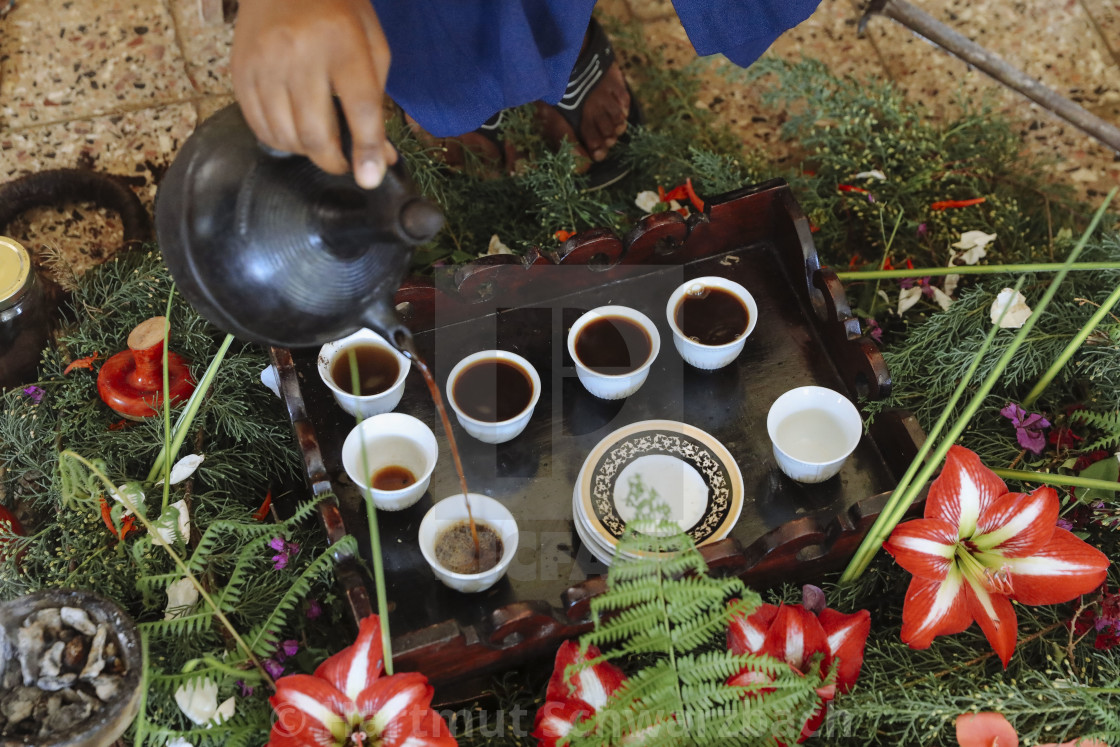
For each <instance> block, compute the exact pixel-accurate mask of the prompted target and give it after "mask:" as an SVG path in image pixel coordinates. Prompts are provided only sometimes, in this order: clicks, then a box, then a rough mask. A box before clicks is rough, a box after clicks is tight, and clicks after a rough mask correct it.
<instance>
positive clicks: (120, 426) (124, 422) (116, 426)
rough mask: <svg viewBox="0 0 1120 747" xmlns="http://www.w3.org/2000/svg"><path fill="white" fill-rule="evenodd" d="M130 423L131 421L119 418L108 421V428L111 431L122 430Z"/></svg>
mask: <svg viewBox="0 0 1120 747" xmlns="http://www.w3.org/2000/svg"><path fill="white" fill-rule="evenodd" d="M131 424H132V421H130V420H125V419H124V418H121V419H120V420H118V421H117V422H115V423H109V430H111V431H123V430H124V429H125V428H127V427H128V426H129V425H131Z"/></svg>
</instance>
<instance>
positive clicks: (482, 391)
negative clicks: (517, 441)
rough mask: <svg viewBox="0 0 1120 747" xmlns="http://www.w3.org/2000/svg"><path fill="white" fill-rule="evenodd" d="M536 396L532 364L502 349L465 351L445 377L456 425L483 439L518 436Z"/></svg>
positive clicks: (536, 376) (538, 390)
mask: <svg viewBox="0 0 1120 747" xmlns="http://www.w3.org/2000/svg"><path fill="white" fill-rule="evenodd" d="M540 398H541V377H540V374H538V373H537V370H536V369H535V368H533V364H531V363H529V361H527V360H525V359H524V358H522V357H521V356H520V355H517V354H516V353H511V352H509V351H506V350H483V351H481V352H478V353H474V354H472V355H468V356H467V357H466V358H463V360H461V361H459V362H458V363H457V364H456V365H455V368H453V369H451V375H449V376H448V377H447V401H448V402H450V403H451V409H452V410H454V411H455V416H456V417H457V418H458V420H459V425H461V426H462V427H463V430H465V431H466V432H467V433H469V434H470V435H472V436H474V437H475V438H477V439H478V440H479V441H482V442H483V443H488V444H500V443H504V442H506V441H510V440H512V439H514V438H516V437H517V436H519V435H520V434H521V432H522V431H524V430H525V426H527V425H528V424H529V420H530V418H532V416H533V410H534V409H535V408H536V406H537V402H538V401H539V400H540Z"/></svg>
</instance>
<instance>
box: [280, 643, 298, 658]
mask: <svg viewBox="0 0 1120 747" xmlns="http://www.w3.org/2000/svg"><path fill="white" fill-rule="evenodd" d="M280 650H281V651H282V652H283V653H284V656H285V657H290V656H295V655H296V652H297V651H299V641H293V640H287V641H284V642H283V643H281V644H280Z"/></svg>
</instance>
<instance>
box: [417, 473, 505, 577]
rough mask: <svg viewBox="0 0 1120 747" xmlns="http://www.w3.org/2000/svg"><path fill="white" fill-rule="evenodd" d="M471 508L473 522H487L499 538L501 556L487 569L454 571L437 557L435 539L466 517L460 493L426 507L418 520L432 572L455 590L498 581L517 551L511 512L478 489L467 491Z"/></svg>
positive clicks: (465, 505) (463, 501)
mask: <svg viewBox="0 0 1120 747" xmlns="http://www.w3.org/2000/svg"><path fill="white" fill-rule="evenodd" d="M468 496H469V497H470V501H471V512H472V513H473V515H474V520H475V522H476V523H482V524H486V525H488V526H489V527H490V528H491V529H493V530H494V531H495V532H497V533H498V535H499V536H500V537H501V538H502V557H501V560H499V561H498V564H497V565H495V566H494V567H493V568H491V569H490V570H488V571H484V572H482V573H454V572H452V571H449V570H447V569H446V568H444V567H443V566H441V565H440V564H439V563H438V562H437V561H436V540H437V539H439V536H440V534H442V533H443V531H444V530H445V529H448V528H449V527H452V526H455V525H456V524H459V523H460V522H463V521H467V503H466V501H465V500H463V494H462V493H459V494H457V495H453V496H451V497H450V498H444V499H443V500H442V501H440V502H439V503H437V504H436V505H434V506H432V507H431V508H430V509H428V513H426V514H424V520H423V521H421V522H420V537H419V539H420V552H421V553H423V555H424V560H426V561H428V565H430V566H431V567H432V572H433V573H434V574H435V576H436V578H438V579H439V580H440V581H441V582H443V584H444V585H445V586H447V587H449V588H452V589H455V590H456V591H463V592H476V591H485V590H486V589H489V588H490V587H491V586H493V585H494V584H495V583H497V582H498V579H500V578H501V577H502V576H504V575H505V573H506V571H507V570H508V569H509V565H510V563H511V562H513V556H514V555H516V554H517V542H518V537H519V534H518V531H517V521H515V520H514V518H513V514H511V513H510V512H509V509H507V508H506V507H505V506H503V505H502V504H501V503H499V502H498V501H496V500H494V499H493V498H490V497H488V496H485V495H481V494H479V493H469V494H468Z"/></svg>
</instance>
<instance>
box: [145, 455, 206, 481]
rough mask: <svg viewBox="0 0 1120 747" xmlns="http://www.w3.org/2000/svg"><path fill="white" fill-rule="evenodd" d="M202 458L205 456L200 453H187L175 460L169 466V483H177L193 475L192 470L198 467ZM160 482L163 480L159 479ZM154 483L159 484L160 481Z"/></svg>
mask: <svg viewBox="0 0 1120 747" xmlns="http://www.w3.org/2000/svg"><path fill="white" fill-rule="evenodd" d="M204 459H206V457H205V456H203V455H201V454H188V455H187V456H185V457H183V458H182V459H180V460H179V461H177V462H175V464H174V465H173V466H172V467H171V484H172V485H178V484H179V483H181V482H182V481H183V480H186V479H187V478H188V477H190V476H191V475H193V474H194V471H195V470H196V469H198V465H200V464H202V461H203V460H204ZM160 482H163V481H162V480H160ZM156 484H157V485H159V484H160V483H156Z"/></svg>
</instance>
